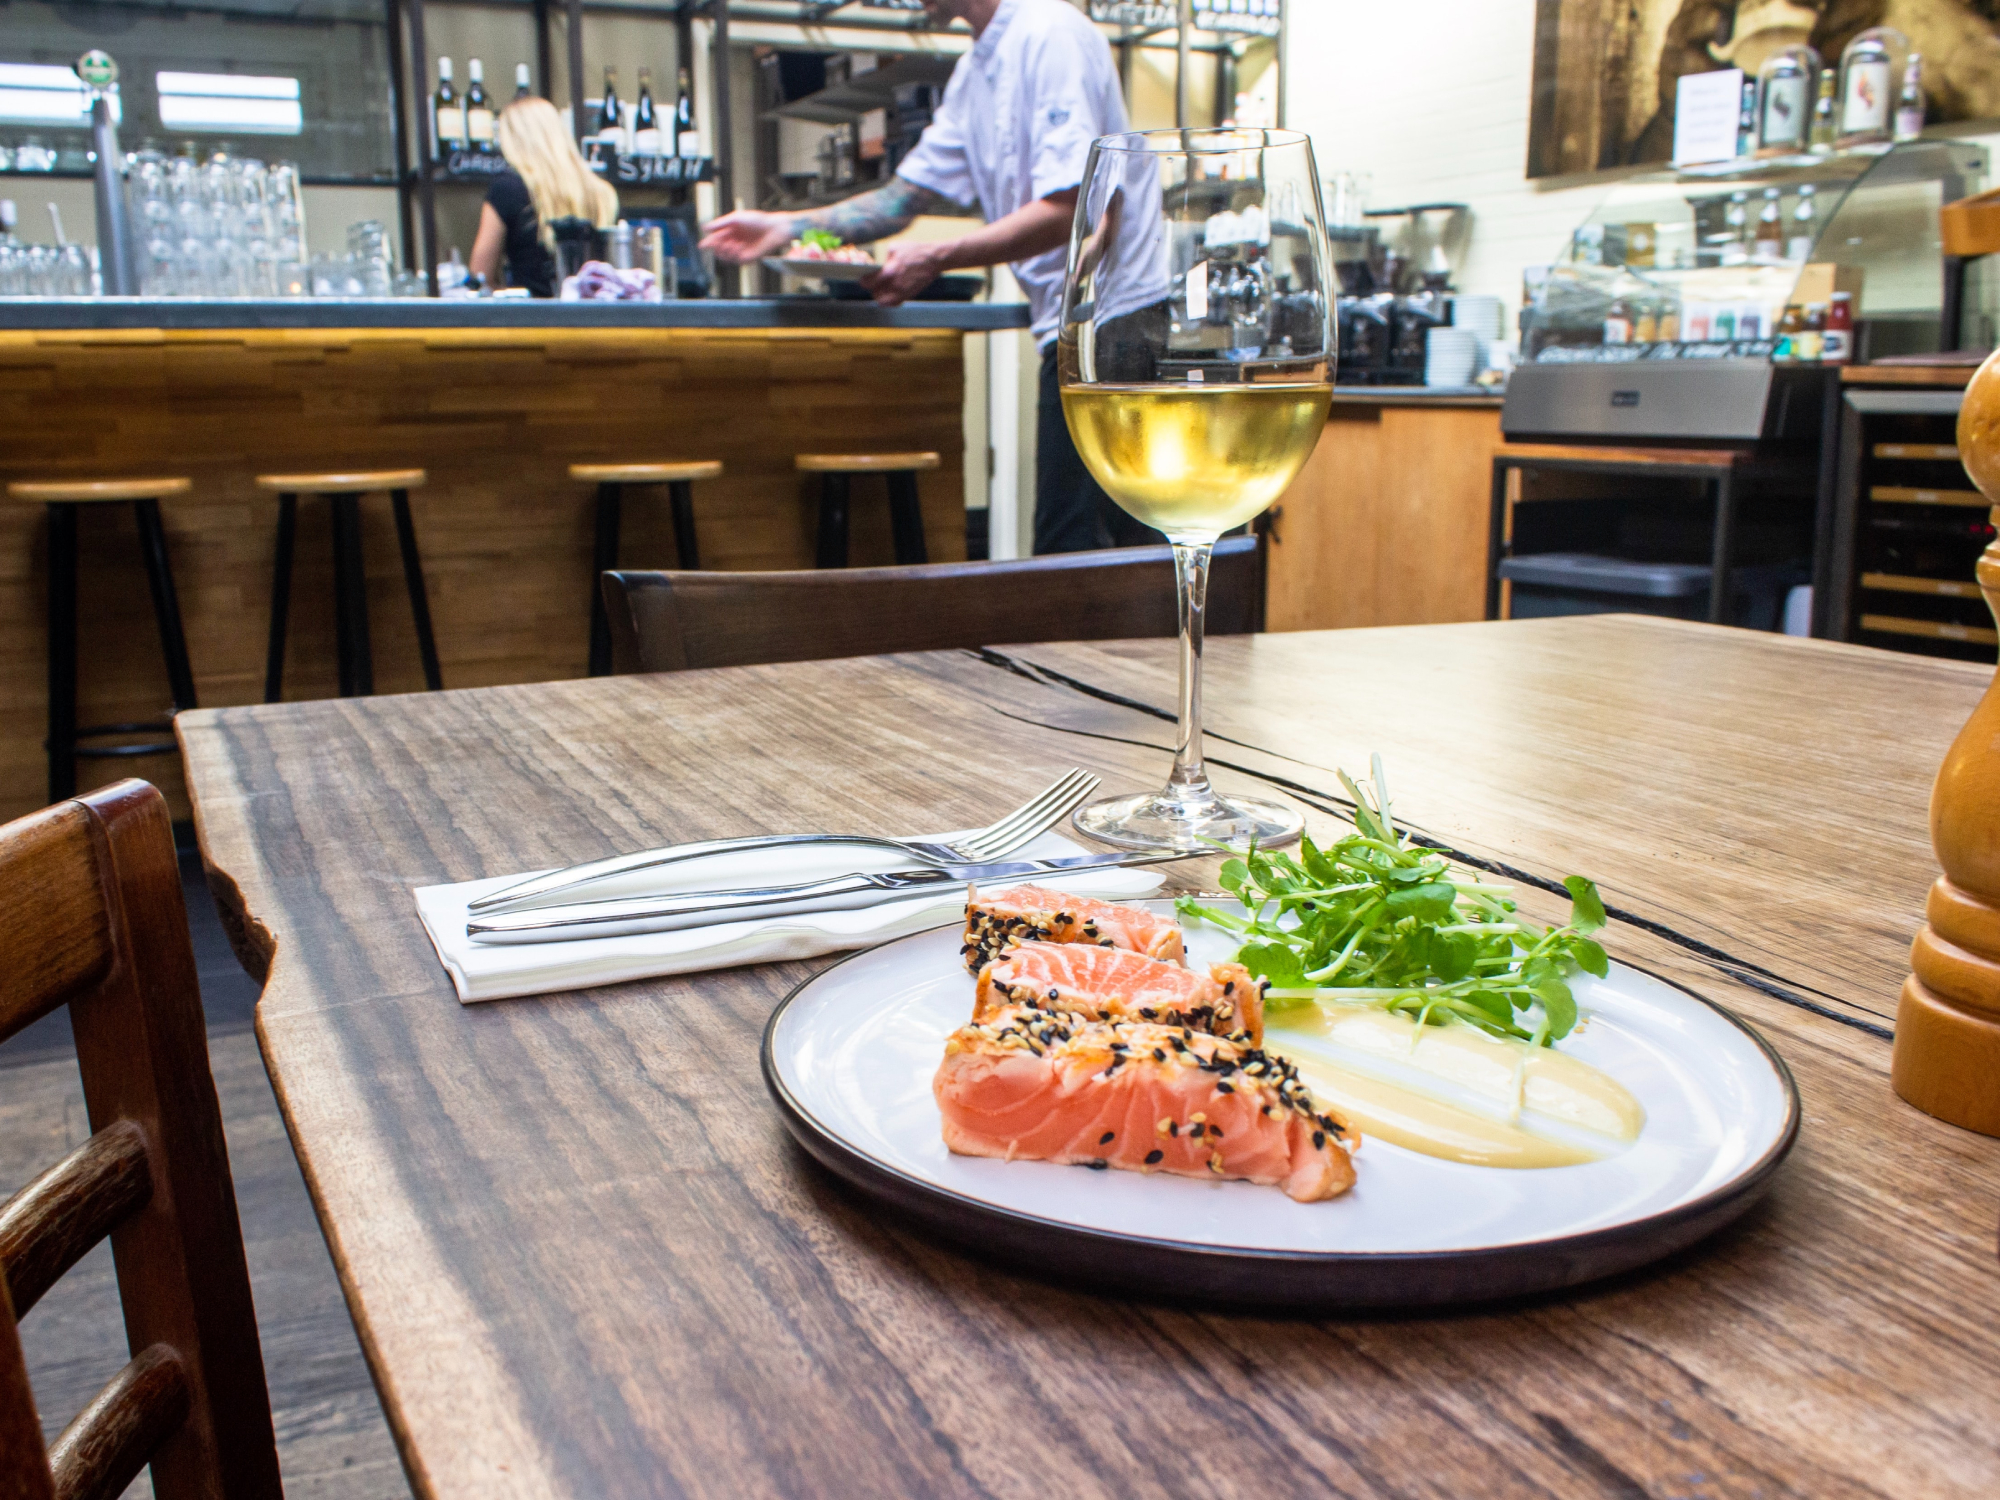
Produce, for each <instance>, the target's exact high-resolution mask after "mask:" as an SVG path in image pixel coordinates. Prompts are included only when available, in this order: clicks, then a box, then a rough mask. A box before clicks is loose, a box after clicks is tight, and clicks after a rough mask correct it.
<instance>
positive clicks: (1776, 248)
mask: <svg viewBox="0 0 2000 1500" xmlns="http://www.w3.org/2000/svg"><path fill="white" fill-rule="evenodd" d="M1755 250H1756V257H1757V259H1758V260H1762V261H1776V260H1782V259H1784V255H1785V216H1784V214H1783V213H1781V212H1780V211H1779V208H1778V190H1777V189H1776V188H1774V187H1770V188H1765V189H1764V206H1763V207H1762V208H1761V209H1759V210H1758V211H1757V238H1756V241H1755Z"/></svg>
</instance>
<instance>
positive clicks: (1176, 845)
mask: <svg viewBox="0 0 2000 1500" xmlns="http://www.w3.org/2000/svg"><path fill="white" fill-rule="evenodd" d="M1070 821H1071V822H1073V823H1075V824H1076V828H1077V832H1079V833H1081V834H1083V835H1085V836H1086V837H1087V838H1093V839H1096V840H1097V841H1098V842H1099V843H1104V844H1111V845H1114V846H1116V847H1117V848H1120V849H1189V850H1201V851H1212V850H1213V849H1214V847H1215V845H1217V844H1226V845H1228V846H1229V847H1230V848H1232V849H1236V850H1244V849H1248V848H1249V847H1250V845H1251V844H1252V843H1253V842H1254V843H1255V844H1256V846H1257V847H1258V848H1259V849H1277V848H1282V847H1283V846H1284V845H1286V844H1292V843H1297V842H1298V838H1299V835H1300V834H1301V833H1303V832H1304V831H1305V819H1304V818H1303V817H1302V816H1300V815H1299V814H1298V813H1296V812H1294V811H1293V810H1292V809H1291V808H1289V807H1286V806H1284V805H1283V804H1282V803H1277V802H1266V801H1265V800H1264V799H1263V798H1261V797H1221V796H1218V795H1216V793H1214V792H1213V791H1210V790H1207V789H1205V788H1204V789H1203V790H1202V792H1200V793H1199V794H1195V795H1189V794H1186V793H1182V792H1180V791H1178V790H1176V789H1175V788H1172V787H1169V788H1168V789H1167V790H1165V791H1160V792H1138V793H1134V794H1132V795H1129V796H1124V797H1106V798H1105V799H1104V800H1103V801H1101V802H1093V803H1091V804H1090V805H1089V806H1087V807H1080V808H1078V809H1077V810H1076V812H1074V813H1073V814H1071V817H1070Z"/></svg>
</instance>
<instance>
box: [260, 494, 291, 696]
mask: <svg viewBox="0 0 2000 1500" xmlns="http://www.w3.org/2000/svg"><path fill="white" fill-rule="evenodd" d="M298 523H299V497H298V496H297V495H280V496H278V547H277V551H276V552H275V553H273V554H272V557H271V644H270V647H269V649H268V651H267V652H266V654H265V657H264V701H265V702H266V703H276V702H278V701H279V700H280V699H282V698H283V697H284V696H285V625H286V622H287V620H288V619H289V617H290V615H291V612H292V546H293V543H294V541H295V540H296V538H297V532H298Z"/></svg>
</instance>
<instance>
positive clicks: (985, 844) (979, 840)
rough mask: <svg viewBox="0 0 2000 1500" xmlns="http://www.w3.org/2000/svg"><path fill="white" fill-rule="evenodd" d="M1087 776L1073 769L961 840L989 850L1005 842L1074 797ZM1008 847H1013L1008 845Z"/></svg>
mask: <svg viewBox="0 0 2000 1500" xmlns="http://www.w3.org/2000/svg"><path fill="white" fill-rule="evenodd" d="M1083 778H1084V772H1083V771H1082V770H1081V769H1076V770H1071V771H1070V772H1068V773H1067V774H1066V775H1064V776H1062V777H1059V778H1058V779H1057V780H1056V781H1054V782H1052V783H1051V784H1050V785H1049V786H1047V787H1046V788H1044V789H1043V791H1042V792H1041V794H1040V795H1039V796H1037V797H1034V798H1031V799H1030V800H1029V801H1027V802H1024V803H1023V804H1021V806H1019V807H1017V808H1015V809H1014V810H1013V811H1012V812H1010V813H1008V814H1007V815H1006V816H1005V817H1004V818H1001V819H1000V820H999V821H997V822H995V823H992V824H990V825H989V826H987V827H985V828H981V829H979V830H978V831H976V832H975V833H972V834H970V835H969V836H968V837H967V838H965V839H964V840H963V841H962V842H963V843H964V844H965V845H966V846H968V847H977V848H980V849H987V848H990V847H992V846H994V845H995V844H1002V843H1006V841H1007V840H1009V839H1012V838H1013V836H1014V834H1015V832H1016V831H1017V830H1018V829H1021V828H1024V827H1028V826H1031V825H1032V824H1033V823H1034V822H1035V821H1036V820H1037V819H1039V818H1042V817H1044V816H1046V815H1047V812H1048V809H1049V808H1050V807H1051V806H1053V805H1054V804H1056V803H1058V802H1060V801H1062V799H1063V798H1065V797H1069V796H1073V795H1074V794H1075V788H1076V785H1077V783H1078V782H1079V781H1081V780H1082V779H1083ZM1007 847H1009V848H1011V847H1013V845H1012V844H1008V845H1007Z"/></svg>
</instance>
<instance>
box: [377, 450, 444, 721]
mask: <svg viewBox="0 0 2000 1500" xmlns="http://www.w3.org/2000/svg"><path fill="white" fill-rule="evenodd" d="M389 508H390V509H391V510H392V511H394V512H395V515H396V545H397V546H398V547H400V548H402V551H403V586H404V587H405V588H406V589H408V590H409V593H410V616H411V618H412V619H414V620H415V621H416V626H417V655H418V656H420V657H422V658H423V663H424V686H425V687H427V688H429V689H430V690H431V691H432V692H434V693H435V692H437V691H438V690H439V689H440V688H442V687H443V686H444V673H443V672H442V671H440V670H439V669H438V648H437V638H436V637H435V636H433V635H432V634H431V596H430V591H429V590H428V589H426V588H425V587H424V560H423V558H422V557H421V556H420V555H419V554H418V552H417V528H416V524H415V523H414V522H413V521H411V519H410V492H409V491H408V490H391V491H390V492H389Z"/></svg>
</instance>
